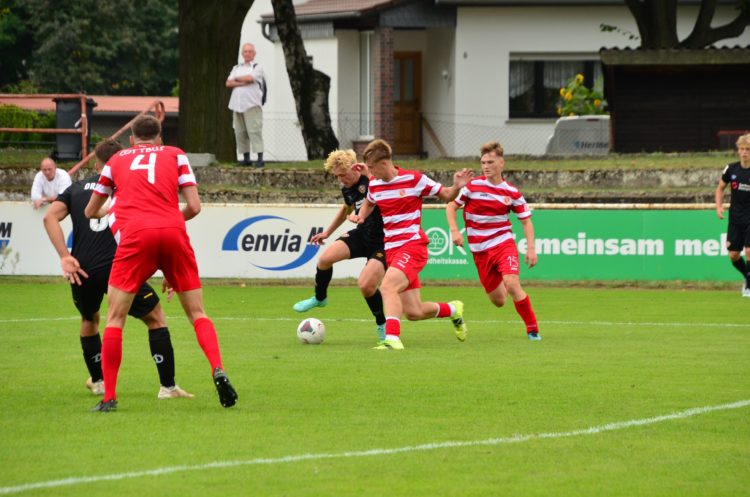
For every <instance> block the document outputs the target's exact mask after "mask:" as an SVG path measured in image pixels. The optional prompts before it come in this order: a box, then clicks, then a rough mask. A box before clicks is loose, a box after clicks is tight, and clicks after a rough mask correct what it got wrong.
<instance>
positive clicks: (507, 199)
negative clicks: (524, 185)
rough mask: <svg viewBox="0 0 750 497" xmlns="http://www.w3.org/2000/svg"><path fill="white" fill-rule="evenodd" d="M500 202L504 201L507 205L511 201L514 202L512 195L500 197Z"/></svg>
mask: <svg viewBox="0 0 750 497" xmlns="http://www.w3.org/2000/svg"><path fill="white" fill-rule="evenodd" d="M500 202H502V203H503V204H505V205H510V204H511V203H513V201H512V200H511V199H510V197H500Z"/></svg>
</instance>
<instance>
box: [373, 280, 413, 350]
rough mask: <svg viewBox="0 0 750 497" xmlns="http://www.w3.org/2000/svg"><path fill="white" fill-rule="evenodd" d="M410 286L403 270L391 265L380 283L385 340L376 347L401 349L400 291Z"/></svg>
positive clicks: (401, 309) (401, 307)
mask: <svg viewBox="0 0 750 497" xmlns="http://www.w3.org/2000/svg"><path fill="white" fill-rule="evenodd" d="M408 286H409V280H408V279H407V277H406V274H404V272H403V271H401V270H400V269H398V268H396V267H393V266H391V267H389V268H388V270H387V271H386V272H385V276H383V281H382V282H381V283H380V293H381V294H382V296H383V310H384V311H385V341H384V343H383V344H381V345H379V346H378V347H376V348H379V349H393V350H401V349H403V348H404V346H403V344H402V343H401V314H402V312H403V305H402V303H401V295H400V293H401V292H402V291H403V290H405V289H406V288H407V287H408Z"/></svg>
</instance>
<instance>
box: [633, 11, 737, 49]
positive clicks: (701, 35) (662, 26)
mask: <svg viewBox="0 0 750 497" xmlns="http://www.w3.org/2000/svg"><path fill="white" fill-rule="evenodd" d="M625 1H626V3H627V5H628V9H630V13H631V14H632V15H633V17H634V18H635V22H636V24H637V25H638V32H639V33H640V35H641V48H643V49H660V48H703V47H706V46H708V45H712V44H713V43H715V42H717V41H719V40H723V39H725V38H734V37H737V36H740V35H741V34H742V33H743V31H745V28H746V27H747V26H748V25H750V1H748V0H739V1H738V2H737V4H738V7H739V11H740V12H739V14H738V15H737V17H736V18H735V19H734V20H733V21H731V22H729V23H728V24H725V25H724V26H719V27H717V28H712V27H711V21H712V20H713V17H714V12H715V11H716V0H702V1H701V4H700V11H699V12H698V17H697V19H696V21H695V26H694V27H693V31H692V33H690V36H688V37H687V38H685V39H684V40H683V41H682V42H680V39H679V38H678V37H677V0H625Z"/></svg>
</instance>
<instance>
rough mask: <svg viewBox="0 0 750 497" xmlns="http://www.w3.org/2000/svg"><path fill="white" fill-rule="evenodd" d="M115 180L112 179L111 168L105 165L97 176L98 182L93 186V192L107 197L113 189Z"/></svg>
mask: <svg viewBox="0 0 750 497" xmlns="http://www.w3.org/2000/svg"><path fill="white" fill-rule="evenodd" d="M114 187H115V182H114V181H113V180H112V169H111V168H110V167H109V165H105V166H104V168H103V169H102V173H101V175H100V176H99V182H98V183H97V184H96V186H95V187H94V193H96V194H97V195H101V196H102V197H109V196H110V195H112V191H113V190H114Z"/></svg>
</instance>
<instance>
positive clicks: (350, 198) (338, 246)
mask: <svg viewBox="0 0 750 497" xmlns="http://www.w3.org/2000/svg"><path fill="white" fill-rule="evenodd" d="M324 167H325V170H326V172H328V173H331V174H333V175H334V176H336V179H338V180H339V183H341V194H342V195H343V197H344V205H342V206H341V208H340V209H339V211H338V213H337V214H336V217H334V218H333V221H331V224H330V225H329V226H328V228H326V229H325V231H322V232H321V233H318V234H316V235H315V236H313V237H312V238H311V239H310V243H311V244H313V245H323V244H324V243H325V240H326V239H327V238H328V237H329V236H331V234H332V233H333V232H334V231H336V230H337V229H338V228H339V226H341V225H342V224H343V223H344V221H346V219H347V217H348V216H349V215H350V214H352V212H354V214H358V213H359V210H360V207H361V206H362V203H363V202H364V201H365V198H366V197H367V186H368V184H369V182H370V180H369V177H368V176H369V172H368V170H367V166H366V165H365V164H358V163H357V156H356V154H355V153H354V151H353V150H334V151H333V152H331V153H330V155H329V156H328V159H327V160H326V162H325V165H324ZM359 257H365V258H367V263H366V264H365V267H364V268H363V269H362V272H361V273H360V274H359V279H358V280H357V284H358V285H359V290H360V292H362V296H363V297H364V298H365V301H366V302H367V305H368V307H369V308H370V311H371V312H372V315H373V316H375V324H376V326H377V331H378V341H379V342H382V341H383V340H385V315H384V314H383V297H382V296H381V295H380V291H379V290H378V285H379V284H380V281H381V280H382V279H383V275H385V269H386V264H385V250H384V249H383V218H382V217H381V216H380V210H379V209H378V208H377V207H376V208H375V210H374V211H373V213H372V214H370V216H368V218H367V219H366V220H365V222H364V223H362V224H359V225H357V226H356V228H354V229H352V230H349V231H348V232H347V233H344V234H343V235H341V236H340V237H339V238H338V239H337V240H336V241H335V242H333V244H331V245H330V246H329V247H328V248H327V249H326V250H325V252H323V254H322V255H321V256H320V259H318V265H317V267H316V269H315V295H313V296H312V297H310V298H309V299H305V300H301V301H299V302H297V303H296V304H294V306H293V309H294V310H295V311H297V312H305V311H309V310H310V309H312V308H314V307H325V306H326V304H327V303H328V299H327V297H328V285H329V284H330V283H331V278H332V277H333V265H334V264H336V263H337V262H339V261H344V260H348V259H357V258H359Z"/></svg>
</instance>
